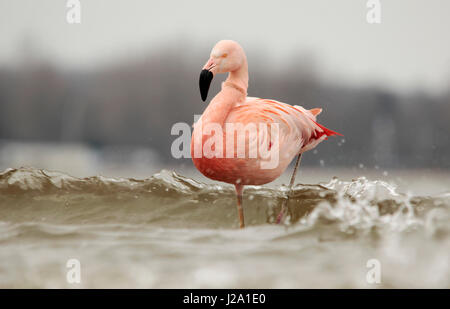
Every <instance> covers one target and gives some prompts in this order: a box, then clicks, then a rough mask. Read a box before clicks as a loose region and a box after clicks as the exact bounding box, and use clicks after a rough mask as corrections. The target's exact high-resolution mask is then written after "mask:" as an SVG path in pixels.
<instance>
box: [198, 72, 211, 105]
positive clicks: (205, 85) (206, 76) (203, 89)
mask: <svg viewBox="0 0 450 309" xmlns="http://www.w3.org/2000/svg"><path fill="white" fill-rule="evenodd" d="M213 77H214V75H213V73H212V72H211V71H210V70H206V69H204V70H202V72H201V73H200V80H199V86H200V95H201V96H202V100H203V102H205V100H206V98H207V97H208V90H209V86H210V85H211V81H212V79H213Z"/></svg>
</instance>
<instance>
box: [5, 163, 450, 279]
mask: <svg viewBox="0 0 450 309" xmlns="http://www.w3.org/2000/svg"><path fill="white" fill-rule="evenodd" d="M244 195H245V199H244V211H245V217H246V224H247V228H246V229H244V230H239V229H237V227H238V222H237V214H236V209H235V196H234V191H233V188H232V187H231V186H228V185H221V184H219V183H215V184H204V183H200V182H197V181H195V180H193V179H191V178H188V177H183V176H180V175H177V174H176V173H174V172H170V171H161V172H160V173H158V174H155V175H154V176H152V177H151V178H149V179H146V180H135V179H126V178H105V177H101V176H98V177H88V178H75V177H71V176H68V175H65V174H62V173H56V172H50V171H46V170H38V169H33V168H21V169H7V170H5V171H4V172H2V173H0V287H8V288H9V287H24V288H55V287H62V288H72V287H85V288H100V287H106V288H118V287H120V288H153V287H155V288H237V287H239V288H313V287H319V288H328V287H338V288H372V287H387V288H392V287H394V288H397V287H403V288H421V287H427V288H429V287H430V288H431V287H439V288H449V287H450V267H449V261H450V225H449V223H450V191H449V192H448V193H440V194H433V195H425V194H421V195H415V194H411V193H410V194H404V193H401V192H398V190H397V188H396V187H395V186H394V185H392V184H389V183H387V182H384V181H380V180H369V179H367V178H365V177H360V178H357V179H354V180H351V181H344V180H340V179H338V178H333V179H331V180H330V181H329V182H328V183H321V184H317V185H296V187H295V190H294V193H293V195H292V197H291V199H290V202H289V208H290V212H289V216H288V218H287V222H286V225H276V224H274V223H273V222H274V221H275V219H276V215H277V214H278V211H279V210H280V207H281V204H282V201H283V199H285V198H286V196H287V188H286V187H285V186H282V185H276V186H262V187H251V186H250V187H247V189H246V190H245V193H244ZM71 258H76V259H78V260H79V261H80V264H81V283H80V284H69V283H68V282H67V280H66V273H67V271H68V270H69V269H68V268H67V267H66V262H67V260H69V259H71ZM370 259H377V260H378V261H379V262H380V267H381V268H380V270H381V283H379V284H371V283H368V281H367V280H366V276H367V272H368V271H370V270H371V269H370V268H368V267H367V261H368V260H370Z"/></svg>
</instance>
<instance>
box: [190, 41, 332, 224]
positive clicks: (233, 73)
mask: <svg viewBox="0 0 450 309" xmlns="http://www.w3.org/2000/svg"><path fill="white" fill-rule="evenodd" d="M219 73H229V75H228V78H227V79H226V81H225V82H223V83H222V90H221V91H220V92H219V93H218V94H217V95H216V96H215V97H214V98H213V99H212V101H211V102H210V103H209V105H208V107H207V108H206V110H205V111H204V113H203V114H202V116H201V118H200V119H199V121H197V122H196V123H195V124H194V131H193V133H192V140H191V155H192V160H193V162H194V165H195V166H196V167H197V169H198V170H199V171H200V172H201V173H202V174H203V175H205V176H206V177H208V178H211V179H214V180H218V181H223V182H226V183H230V184H233V185H234V186H235V188H236V194H237V209H238V216H239V223H240V224H239V225H240V227H241V228H243V227H244V212H243V208H242V193H243V188H244V186H245V185H261V184H265V183H268V182H271V181H273V180H275V179H276V178H278V177H279V176H280V175H281V174H282V173H283V172H284V170H285V169H286V168H287V166H288V165H289V163H290V162H291V161H292V159H293V158H294V157H295V156H298V157H297V161H296V165H295V168H294V173H293V174H292V177H291V181H290V189H292V185H293V183H294V180H295V174H296V171H297V167H298V165H299V163H300V158H301V154H302V153H303V152H305V151H307V150H311V149H312V148H314V147H315V146H317V144H319V143H320V142H321V141H323V140H324V139H327V137H328V136H332V135H340V134H339V133H337V132H334V131H332V130H330V129H327V128H325V127H324V126H322V125H320V124H318V123H317V122H316V116H317V115H318V114H320V112H321V111H322V109H320V108H314V109H311V110H307V109H305V108H303V107H301V106H297V105H295V106H292V105H289V104H285V103H281V102H278V101H274V100H267V99H260V98H254V97H247V88H248V65H247V58H246V56H245V53H244V50H243V49H242V47H241V46H240V45H239V44H238V43H236V42H234V41H231V40H223V41H220V42H218V43H217V44H216V45H215V46H214V48H213V49H212V51H211V55H210V58H209V60H208V61H207V62H206V64H205V66H204V67H203V70H202V72H201V74H200V82H199V84H200V93H201V97H202V100H203V101H205V100H206V97H207V94H208V90H209V86H210V84H211V80H212V79H213V76H214V75H216V74H219ZM251 123H253V124H265V125H266V126H267V127H268V128H272V127H275V126H276V128H277V130H275V131H270V132H272V133H268V131H266V132H265V133H264V132H262V130H261V129H260V127H257V132H256V135H252V136H250V135H251V134H248V133H249V132H247V131H246V130H244V129H242V126H241V127H238V129H234V130H230V129H229V127H228V125H229V124H234V125H237V124H243V125H248V124H251ZM208 126H209V127H210V128H211V127H212V128H214V129H213V130H209V131H208V130H205V128H207V127H208ZM239 128H240V129H239ZM219 129H220V130H219ZM218 131H220V132H218ZM273 132H275V133H276V134H275V135H276V136H274V134H273ZM216 133H217V134H219V135H220V137H219V139H217V138H216V139H214V141H215V143H213V145H212V146H211V143H210V144H209V145H210V149H212V150H216V149H218V150H219V148H220V150H221V151H218V152H217V153H215V154H213V156H211V154H210V153H206V150H205V146H206V143H207V140H208V139H210V138H212V137H213V135H214V134H216ZM227 136H228V138H230V137H231V140H233V139H234V141H236V140H237V139H238V138H239V137H242V136H243V138H244V140H245V151H246V152H245V157H242V155H241V156H239V155H238V153H237V151H238V150H237V146H236V143H234V144H233V145H232V146H231V147H233V148H232V152H231V153H232V156H231V157H230V156H228V155H227V156H224V155H223V154H224V153H225V152H226V148H227V147H226V146H228V144H227V143H226V140H227ZM216 137H217V136H216ZM255 138H256V140H255ZM218 141H221V142H223V144H221V145H219V143H218ZM262 145H266V146H262ZM219 146H220V147H219ZM255 147H267V149H266V150H274V149H272V147H276V153H275V152H274V153H275V154H276V155H278V158H279V159H278V161H277V164H276V165H275V166H271V167H270V168H263V167H262V163H263V162H266V161H267V160H268V159H267V157H266V156H262V155H261V154H260V153H257V155H256V157H255V156H253V157H251V156H249V153H251V151H252V150H254V148H255ZM226 153H227V154H228V152H226ZM217 154H220V155H217ZM272 154H273V153H272ZM264 160H266V161H264ZM288 196H289V195H288ZM286 203H287V200H286ZM286 203H284V204H283V206H282V210H281V212H280V214H279V215H278V219H277V221H278V223H279V222H280V221H281V220H282V219H283V215H284V213H285V211H286V209H285V208H286Z"/></svg>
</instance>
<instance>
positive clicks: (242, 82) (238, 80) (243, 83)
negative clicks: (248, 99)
mask: <svg viewBox="0 0 450 309" xmlns="http://www.w3.org/2000/svg"><path fill="white" fill-rule="evenodd" d="M226 81H227V82H231V83H233V84H235V85H238V86H239V87H241V88H243V89H244V91H245V92H246V93H247V88H248V64H247V59H245V58H244V61H243V62H242V65H241V66H240V67H239V69H237V70H235V71H232V72H230V73H229V74H228V78H227V79H226Z"/></svg>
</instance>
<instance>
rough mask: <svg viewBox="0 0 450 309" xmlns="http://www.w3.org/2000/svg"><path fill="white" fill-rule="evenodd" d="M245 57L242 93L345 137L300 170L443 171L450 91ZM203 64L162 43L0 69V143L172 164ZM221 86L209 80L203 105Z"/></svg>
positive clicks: (196, 106) (200, 56) (448, 149)
mask: <svg viewBox="0 0 450 309" xmlns="http://www.w3.org/2000/svg"><path fill="white" fill-rule="evenodd" d="M247 56H248V59H249V70H250V87H249V95H250V96H258V97H263V98H271V99H276V100H279V101H282V102H287V103H290V104H300V105H303V106H304V107H306V108H313V107H322V108H323V109H324V111H323V113H322V115H320V116H319V121H320V122H321V123H323V124H324V125H325V126H327V127H329V128H331V129H333V130H336V131H338V132H341V133H342V134H344V135H345V136H344V138H341V137H338V138H330V140H329V141H328V142H325V143H322V144H321V145H320V146H319V147H318V148H317V151H316V152H315V153H313V154H311V155H308V156H305V161H304V162H305V164H307V165H318V164H322V165H324V164H325V165H326V166H359V165H360V164H363V165H364V166H367V167H378V166H379V167H380V168H385V167H390V168H392V167H398V168H405V167H436V168H438V167H439V168H444V167H445V168H448V167H450V92H447V93H446V94H441V95H437V94H433V95H432V94H428V93H426V92H423V91H421V90H420V89H417V91H416V92H413V93H409V94H405V93H402V94H400V93H397V92H395V91H393V90H390V89H383V88H380V87H376V86H370V85H367V86H366V87H361V86H358V87H353V86H352V85H348V84H347V85H343V84H340V83H331V82H325V81H324V80H323V79H322V78H321V77H320V74H318V73H317V70H316V68H315V65H314V63H315V62H314V59H313V58H311V57H310V56H308V55H302V54H300V56H297V57H294V58H295V60H294V62H290V63H289V64H285V65H281V66H276V65H270V63H269V64H268V63H267V61H264V58H265V55H261V54H258V53H254V52H252V51H248V55H247ZM207 58H208V52H204V51H203V52H200V51H197V50H195V48H193V49H192V50H190V51H186V50H184V51H183V53H182V55H180V50H179V49H178V48H171V47H170V46H167V47H166V48H161V49H159V50H157V51H151V52H149V53H147V54H146V55H141V56H137V57H135V58H134V59H130V58H126V59H123V60H122V61H115V62H110V63H109V64H108V65H103V66H100V67H96V68H93V69H91V70H85V69H83V70H81V69H80V70H74V69H70V70H69V69H63V68H61V67H59V66H57V65H54V64H52V63H49V62H46V61H35V60H34V61H23V63H22V64H21V65H19V66H15V67H11V68H2V69H0V140H2V139H3V140H20V141H53V142H55V141H56V142H82V143H86V144H89V145H90V146H93V147H97V148H102V147H104V146H108V145H127V146H134V145H136V146H147V147H152V148H153V149H155V150H156V151H157V152H158V153H159V154H160V155H161V157H162V158H163V159H164V160H166V162H167V163H175V162H174V161H173V160H174V159H173V158H172V156H171V154H170V146H171V143H172V141H173V140H174V139H175V138H176V137H175V136H171V135H170V130H171V127H172V125H173V124H174V123H176V122H187V123H189V124H191V123H192V122H193V120H194V116H193V115H194V114H201V112H202V111H203V110H204V108H205V107H206V103H203V102H202V101H201V100H200V94H199V90H198V75H199V73H200V69H201V67H202V66H203V64H204V62H206V60H207ZM393 65H394V64H393ZM334 79H335V80H339V77H335V78H334ZM221 80H223V78H222V79H220V78H216V79H215V80H214V81H213V86H212V89H211V90H210V96H209V98H208V100H209V99H211V98H212V97H213V95H214V94H215V93H216V92H217V91H218V90H219V87H220V81H221ZM327 80H328V81H329V80H333V79H332V78H330V77H328V78H327Z"/></svg>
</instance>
